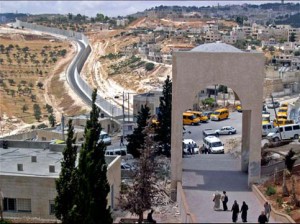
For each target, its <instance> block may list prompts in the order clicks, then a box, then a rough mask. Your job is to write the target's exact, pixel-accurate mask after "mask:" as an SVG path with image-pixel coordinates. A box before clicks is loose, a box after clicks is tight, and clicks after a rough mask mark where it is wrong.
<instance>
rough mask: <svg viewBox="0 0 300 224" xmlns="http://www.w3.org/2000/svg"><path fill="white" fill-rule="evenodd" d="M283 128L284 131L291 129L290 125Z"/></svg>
mask: <svg viewBox="0 0 300 224" xmlns="http://www.w3.org/2000/svg"><path fill="white" fill-rule="evenodd" d="M284 130H285V131H291V130H292V127H291V126H289V127H285V128H284Z"/></svg>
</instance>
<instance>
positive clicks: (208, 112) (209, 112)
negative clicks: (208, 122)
mask: <svg viewBox="0 0 300 224" xmlns="http://www.w3.org/2000/svg"><path fill="white" fill-rule="evenodd" d="M213 113H214V112H213V111H203V113H202V114H203V115H204V116H207V117H208V119H210V115H211V114H213Z"/></svg>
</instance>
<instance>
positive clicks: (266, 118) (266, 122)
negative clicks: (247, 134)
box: [262, 114, 270, 124]
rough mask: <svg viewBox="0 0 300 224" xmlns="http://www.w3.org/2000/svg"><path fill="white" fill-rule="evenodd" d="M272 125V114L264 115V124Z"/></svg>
mask: <svg viewBox="0 0 300 224" xmlns="http://www.w3.org/2000/svg"><path fill="white" fill-rule="evenodd" d="M269 123H270V114H263V115H262V124H269Z"/></svg>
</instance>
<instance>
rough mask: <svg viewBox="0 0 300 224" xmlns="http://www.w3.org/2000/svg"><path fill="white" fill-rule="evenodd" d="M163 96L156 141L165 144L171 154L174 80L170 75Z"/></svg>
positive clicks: (166, 150)
mask: <svg viewBox="0 0 300 224" xmlns="http://www.w3.org/2000/svg"><path fill="white" fill-rule="evenodd" d="M162 93H163V96H162V97H161V99H160V105H159V112H158V114H157V121H158V126H157V128H156V129H155V133H156V141H158V142H159V143H160V144H161V145H163V147H164V149H165V153H166V154H167V155H170V146H171V114H172V81H171V80H170V77H169V76H168V77H167V79H166V80H165V83H164V85H163V92H162Z"/></svg>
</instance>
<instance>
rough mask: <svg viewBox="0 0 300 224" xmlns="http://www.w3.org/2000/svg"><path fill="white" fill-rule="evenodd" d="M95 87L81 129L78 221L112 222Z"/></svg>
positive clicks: (94, 223) (77, 203)
mask: <svg viewBox="0 0 300 224" xmlns="http://www.w3.org/2000/svg"><path fill="white" fill-rule="evenodd" d="M96 97H97V90H96V89H95V90H94V92H93V94H92V110H91V112H90V118H89V119H88V120H87V122H86V127H85V130H84V136H85V140H84V143H83V144H82V148H81V151H80V155H79V164H78V186H79V191H78V192H77V202H76V205H77V214H79V216H78V217H77V220H76V222H77V223H88V224H99V223H105V224H106V223H107V224H109V223H112V222H113V220H112V217H111V212H110V208H109V207H107V203H108V202H107V195H108V193H109V191H110V186H109V184H108V181H107V176H106V172H107V165H106V163H105V157H104V153H105V149H106V146H105V145H104V143H103V142H102V141H99V136H100V132H101V129H102V128H101V124H100V123H99V121H98V118H99V113H100V110H99V108H98V107H97V106H96V105H95V101H96Z"/></svg>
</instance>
